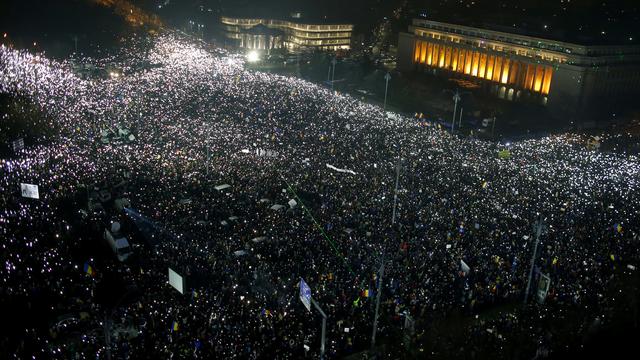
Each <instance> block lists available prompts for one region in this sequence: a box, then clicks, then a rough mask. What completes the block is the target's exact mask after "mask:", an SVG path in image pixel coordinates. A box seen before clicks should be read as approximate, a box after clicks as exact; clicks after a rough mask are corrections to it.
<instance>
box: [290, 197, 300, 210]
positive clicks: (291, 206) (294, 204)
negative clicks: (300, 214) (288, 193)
mask: <svg viewBox="0 0 640 360" xmlns="http://www.w3.org/2000/svg"><path fill="white" fill-rule="evenodd" d="M287 204H289V207H290V208H292V209H293V208H294V207H296V205H298V202H296V201H295V200H293V199H291V200H289V202H288V203H287Z"/></svg>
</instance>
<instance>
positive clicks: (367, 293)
mask: <svg viewBox="0 0 640 360" xmlns="http://www.w3.org/2000/svg"><path fill="white" fill-rule="evenodd" d="M362 297H365V298H368V297H369V289H365V290H363V291H362Z"/></svg>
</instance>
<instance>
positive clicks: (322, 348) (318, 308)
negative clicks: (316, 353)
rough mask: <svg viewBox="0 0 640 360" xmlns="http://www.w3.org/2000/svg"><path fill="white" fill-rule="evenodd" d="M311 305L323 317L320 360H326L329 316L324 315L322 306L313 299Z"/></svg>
mask: <svg viewBox="0 0 640 360" xmlns="http://www.w3.org/2000/svg"><path fill="white" fill-rule="evenodd" d="M311 303H312V304H313V306H315V308H316V309H317V310H318V312H319V313H320V315H322V340H321V341H322V342H321V343H320V360H324V344H325V341H326V330H327V314H325V313H324V311H322V308H321V307H320V305H318V303H317V302H316V301H315V300H314V299H313V298H311Z"/></svg>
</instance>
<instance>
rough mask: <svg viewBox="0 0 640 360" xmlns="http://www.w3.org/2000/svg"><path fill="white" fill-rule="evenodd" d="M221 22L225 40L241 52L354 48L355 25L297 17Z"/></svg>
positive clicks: (226, 18) (235, 18)
mask: <svg viewBox="0 0 640 360" xmlns="http://www.w3.org/2000/svg"><path fill="white" fill-rule="evenodd" d="M220 21H221V23H222V30H223V32H224V36H225V38H226V39H227V40H228V41H229V42H231V43H232V45H234V46H236V47H238V48H241V49H258V50H271V49H280V48H285V49H287V50H290V51H292V52H296V51H305V50H324V51H337V50H349V49H350V48H351V32H352V31H353V25H351V24H333V23H331V24H329V23H321V22H313V23H307V22H303V21H301V20H300V19H299V18H296V17H291V18H290V19H288V20H278V19H260V18H237V17H227V16H222V17H221V19H220Z"/></svg>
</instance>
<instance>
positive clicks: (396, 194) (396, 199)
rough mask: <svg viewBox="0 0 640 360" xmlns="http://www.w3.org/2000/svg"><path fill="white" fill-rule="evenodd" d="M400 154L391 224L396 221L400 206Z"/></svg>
mask: <svg viewBox="0 0 640 360" xmlns="http://www.w3.org/2000/svg"><path fill="white" fill-rule="evenodd" d="M400 161H401V158H400V155H398V164H397V165H396V188H395V191H394V192H393V215H392V216H391V224H392V225H393V224H395V223H396V208H397V206H398V184H399V182H400Z"/></svg>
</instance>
